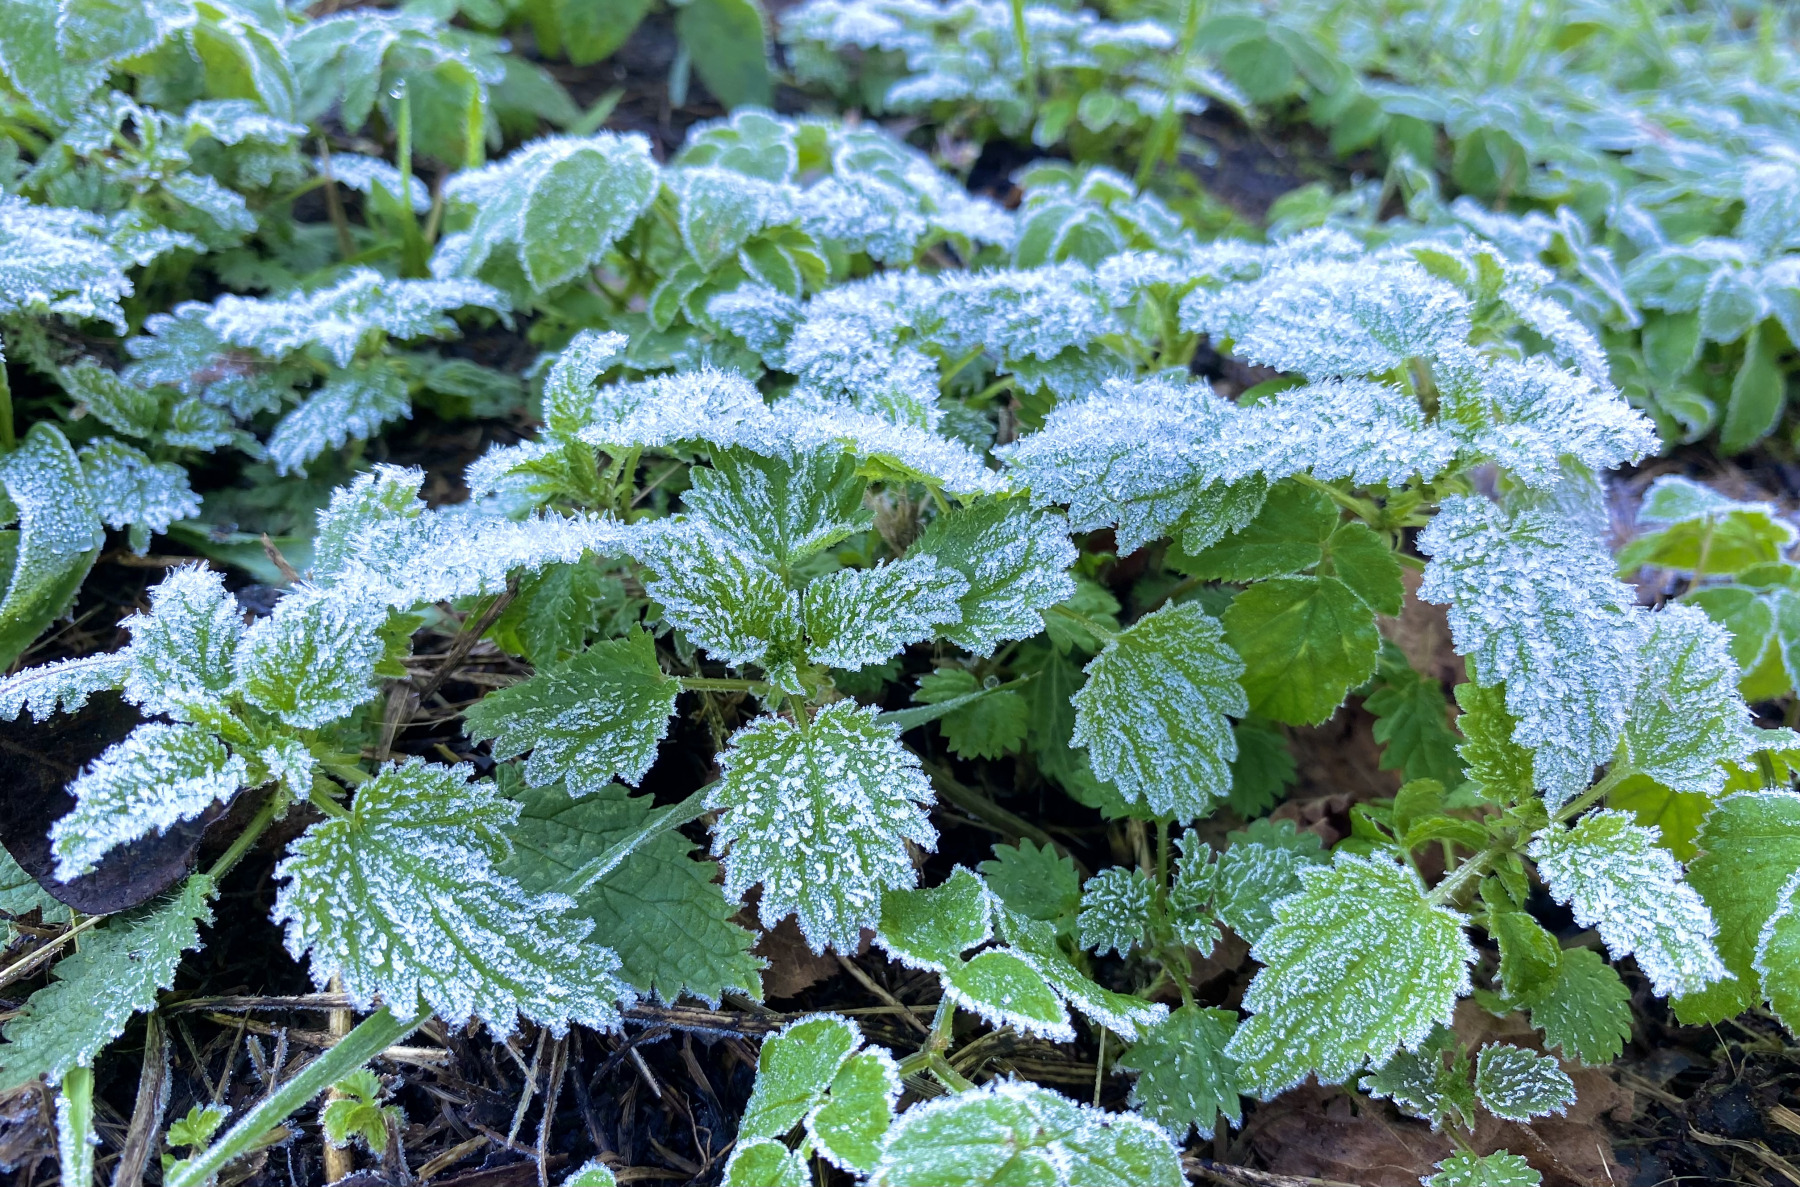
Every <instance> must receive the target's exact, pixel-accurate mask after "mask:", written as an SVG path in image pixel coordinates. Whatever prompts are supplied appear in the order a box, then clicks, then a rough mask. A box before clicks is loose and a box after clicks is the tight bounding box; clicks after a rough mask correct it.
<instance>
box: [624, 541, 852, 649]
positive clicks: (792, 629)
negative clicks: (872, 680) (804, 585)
mask: <svg viewBox="0 0 1800 1187" xmlns="http://www.w3.org/2000/svg"><path fill="white" fill-rule="evenodd" d="M659 526H660V525H659ZM638 559H639V560H641V561H643V562H644V564H645V565H647V566H648V567H649V569H650V577H649V579H648V580H647V581H645V583H644V588H645V590H646V591H647V592H648V593H649V594H650V596H651V597H652V598H655V599H656V601H657V603H658V604H659V605H661V607H662V610H663V617H664V618H665V619H667V620H668V621H669V622H670V623H671V624H673V625H675V626H677V627H679V628H680V629H681V631H682V633H683V634H685V635H686V636H687V637H688V638H689V639H690V640H692V641H693V642H694V643H695V644H696V645H698V646H700V647H702V648H704V649H705V650H706V651H707V653H708V654H710V655H712V656H713V657H714V658H715V659H719V660H722V661H723V662H725V663H728V664H736V665H743V664H761V665H762V666H763V667H764V668H770V669H773V668H776V667H778V666H779V665H781V664H783V663H786V664H793V663H795V662H796V661H798V660H799V659H800V658H801V650H802V639H801V635H802V631H803V628H802V626H801V623H800V598H799V595H798V594H796V593H795V592H794V591H793V590H792V589H790V588H788V585H787V583H786V582H784V581H783V580H782V579H781V577H780V576H779V575H778V574H776V573H774V572H773V571H771V570H770V569H769V568H768V567H767V566H766V565H764V564H763V563H762V562H761V561H759V560H758V559H757V558H756V557H755V556H754V555H752V554H751V553H749V552H748V551H746V550H745V549H743V548H742V547H740V546H738V545H737V544H736V543H734V542H733V541H731V540H729V539H727V538H726V537H724V536H722V535H720V534H719V533H718V532H716V531H713V530H712V529H711V528H710V527H709V526H707V525H706V524H705V523H704V522H703V521H699V520H688V521H687V522H685V523H674V524H672V525H671V526H668V527H664V528H662V530H660V531H658V532H655V533H653V534H651V535H649V536H647V537H646V538H645V540H644V543H643V544H642V545H641V546H640V548H639V550H638ZM884 658H885V657H884Z"/></svg>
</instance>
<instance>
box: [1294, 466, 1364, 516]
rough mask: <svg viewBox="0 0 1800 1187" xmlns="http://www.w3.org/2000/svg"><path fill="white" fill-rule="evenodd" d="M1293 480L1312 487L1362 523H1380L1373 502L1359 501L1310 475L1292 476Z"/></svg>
mask: <svg viewBox="0 0 1800 1187" xmlns="http://www.w3.org/2000/svg"><path fill="white" fill-rule="evenodd" d="M1294 478H1295V479H1296V480H1297V481H1299V482H1301V483H1304V484H1305V485H1307V486H1310V487H1312V488H1313V489H1314V490H1316V491H1318V492H1319V493H1320V494H1322V495H1324V496H1325V497H1326V498H1328V499H1330V500H1331V501H1332V502H1334V503H1336V504H1337V505H1338V506H1340V507H1342V508H1343V509H1344V510H1346V511H1348V512H1349V513H1350V514H1352V515H1354V516H1356V517H1357V518H1358V519H1360V520H1362V521H1363V522H1364V523H1378V522H1380V519H1381V508H1379V507H1377V506H1376V505H1375V503H1374V501H1373V500H1371V499H1359V498H1357V497H1356V496H1355V495H1352V494H1346V493H1345V492H1343V491H1341V490H1339V489H1338V488H1337V487H1335V486H1333V485H1332V484H1331V483H1329V482H1321V481H1319V480H1318V479H1317V478H1314V477H1313V476H1312V475H1311V474H1307V473H1304V472H1303V473H1299V474H1296V475H1294Z"/></svg>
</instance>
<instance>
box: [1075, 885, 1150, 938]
mask: <svg viewBox="0 0 1800 1187" xmlns="http://www.w3.org/2000/svg"><path fill="white" fill-rule="evenodd" d="M1151 897H1152V894H1151V889H1150V879H1148V878H1146V877H1145V876H1144V873H1143V871H1142V870H1137V869H1132V868H1128V867H1126V866H1113V867H1112V868H1111V869H1105V870H1101V871H1100V872H1099V873H1098V874H1095V875H1094V876H1093V877H1092V878H1089V879H1088V880H1087V885H1085V886H1083V887H1082V888H1081V913H1080V915H1079V916H1078V917H1077V918H1076V920H1075V935H1076V942H1077V943H1079V944H1080V945H1081V946H1082V947H1083V948H1087V949H1089V950H1091V951H1092V952H1093V953H1094V954H1095V955H1096V956H1104V955H1106V953H1107V952H1109V951H1117V952H1118V954H1119V955H1120V956H1128V955H1130V954H1131V950H1132V949H1133V948H1135V947H1136V946H1137V945H1138V944H1140V943H1142V942H1143V940H1144V937H1145V936H1146V935H1148V934H1149V931H1150V899H1151Z"/></svg>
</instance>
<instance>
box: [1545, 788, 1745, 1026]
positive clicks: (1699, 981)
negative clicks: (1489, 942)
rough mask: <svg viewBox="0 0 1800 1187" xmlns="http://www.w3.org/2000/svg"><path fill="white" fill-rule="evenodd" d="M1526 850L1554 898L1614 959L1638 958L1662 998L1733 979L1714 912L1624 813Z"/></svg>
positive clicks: (1556, 833)
mask: <svg viewBox="0 0 1800 1187" xmlns="http://www.w3.org/2000/svg"><path fill="white" fill-rule="evenodd" d="M1526 852H1527V853H1528V854H1529V855H1530V857H1531V859H1532V860H1533V861H1535V862H1537V868H1538V876H1539V877H1541V878H1542V879H1543V880H1544V886H1545V888H1546V889H1548V890H1549V892H1550V896H1551V897H1552V898H1554V899H1555V900H1556V901H1557V902H1559V903H1564V904H1566V905H1567V906H1568V907H1569V908H1570V910H1571V911H1572V912H1573V913H1574V915H1575V921H1576V922H1577V923H1579V924H1581V926H1583V927H1593V928H1598V929H1599V932H1600V938H1601V939H1602V940H1604V941H1605V942H1606V948H1607V951H1608V952H1610V953H1612V956H1613V959H1615V960H1620V959H1623V958H1624V957H1626V956H1635V957H1636V958H1637V963H1638V968H1639V969H1640V970H1641V971H1642V972H1643V974H1644V976H1645V977H1646V978H1647V979H1648V980H1649V982H1650V986H1651V988H1653V989H1654V990H1656V992H1657V993H1659V994H1664V995H1669V996H1674V995H1677V994H1686V993H1695V992H1697V991H1699V990H1700V989H1703V988H1704V987H1705V986H1706V985H1707V984H1708V983H1710V982H1714V981H1718V980H1721V979H1723V978H1725V977H1728V976H1729V975H1730V974H1729V973H1728V972H1727V971H1726V968H1725V965H1724V963H1723V962H1722V961H1721V960H1720V959H1719V954H1718V952H1717V950H1716V949H1715V948H1714V947H1713V937H1714V936H1716V935H1717V934H1718V928H1717V926H1716V925H1715V924H1714V922H1713V917H1712V913H1711V912H1710V911H1708V910H1707V907H1706V903H1705V901H1704V900H1703V899H1702V898H1701V897H1700V895H1699V894H1697V893H1696V892H1695V890H1694V888H1693V887H1692V886H1689V885H1688V884H1687V883H1686V882H1684V881H1682V877H1681V863H1680V862H1678V861H1676V860H1675V858H1674V856H1673V855H1672V854H1670V853H1669V851H1668V850H1666V849H1663V848H1661V847H1660V846H1659V845H1658V844H1657V834H1656V832H1655V830H1654V829H1647V828H1644V827H1642V826H1641V825H1638V824H1636V823H1633V821H1632V819H1631V817H1630V816H1629V815H1627V814H1626V813H1624V812H1616V811H1600V812H1590V813H1589V814H1588V815H1586V816H1584V817H1582V818H1581V819H1580V820H1579V821H1578V822H1576V823H1575V824H1574V825H1573V826H1572V827H1568V828H1565V827H1563V826H1561V825H1551V826H1550V827H1549V828H1547V829H1545V830H1543V831H1542V832H1540V833H1538V834H1537V835H1536V837H1535V838H1533V840H1532V842H1531V845H1530V847H1529V848H1528V849H1527V850H1526Z"/></svg>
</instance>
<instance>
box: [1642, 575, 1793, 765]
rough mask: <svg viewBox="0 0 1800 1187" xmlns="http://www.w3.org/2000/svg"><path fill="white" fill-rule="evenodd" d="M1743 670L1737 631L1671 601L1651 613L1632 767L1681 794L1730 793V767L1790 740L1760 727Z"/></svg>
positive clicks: (1689, 607)
mask: <svg viewBox="0 0 1800 1187" xmlns="http://www.w3.org/2000/svg"><path fill="white" fill-rule="evenodd" d="M1738 675H1739V673H1738V665H1737V661H1736V660H1734V659H1733V658H1732V657H1731V636H1730V634H1729V633H1728V632H1727V631H1726V630H1725V628H1724V627H1722V626H1720V625H1718V624H1717V623H1715V622H1713V621H1712V620H1711V619H1710V618H1708V617H1707V616H1706V615H1705V614H1703V613H1702V612H1701V611H1699V610H1697V609H1695V608H1694V607H1692V606H1681V605H1668V606H1664V607H1663V608H1662V609H1661V610H1660V611H1658V612H1657V613H1655V614H1653V615H1651V616H1650V629H1649V630H1648V631H1647V632H1646V633H1645V638H1644V645H1643V667H1642V671H1641V672H1640V674H1639V676H1638V687H1637V691H1636V694H1635V695H1634V696H1633V697H1632V701H1631V711H1630V714H1629V715H1628V716H1627V717H1626V719H1625V735H1624V737H1625V749H1626V754H1627V756H1628V759H1627V761H1629V762H1630V763H1631V766H1632V769H1633V770H1635V771H1637V772H1639V773H1640V774H1644V775H1648V776H1650V777H1651V778H1652V779H1655V780H1656V781H1657V782H1658V783H1661V784H1663V785H1664V786H1666V787H1671V788H1674V789H1675V790H1677V791H1689V792H1703V793H1705V794H1707V795H1718V794H1719V793H1720V792H1722V791H1724V790H1725V768H1724V766H1723V764H1725V763H1746V762H1748V761H1749V760H1750V757H1751V755H1753V754H1755V753H1756V752H1757V751H1758V750H1765V749H1768V748H1769V747H1770V746H1771V745H1772V744H1775V741H1776V739H1779V738H1782V737H1783V735H1782V734H1779V733H1774V734H1772V733H1771V731H1766V730H1760V729H1757V728H1756V726H1755V724H1754V722H1753V721H1752V720H1751V716H1750V708H1749V706H1748V705H1746V704H1744V698H1743V697H1742V696H1741V695H1739V693H1738V687H1737V685H1738ZM1789 736H1791V735H1789Z"/></svg>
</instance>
